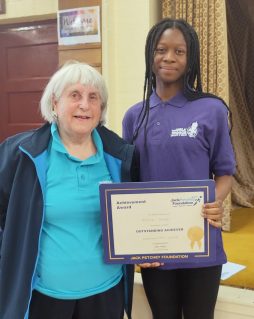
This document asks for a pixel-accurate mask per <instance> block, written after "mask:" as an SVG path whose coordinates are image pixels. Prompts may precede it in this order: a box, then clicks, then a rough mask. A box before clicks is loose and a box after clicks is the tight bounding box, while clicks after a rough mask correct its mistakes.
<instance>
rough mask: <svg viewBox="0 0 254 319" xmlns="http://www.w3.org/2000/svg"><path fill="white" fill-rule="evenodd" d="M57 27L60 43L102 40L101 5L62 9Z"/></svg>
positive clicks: (71, 43)
mask: <svg viewBox="0 0 254 319" xmlns="http://www.w3.org/2000/svg"><path fill="white" fill-rule="evenodd" d="M57 27H58V43H59V45H74V44H85V43H95V42H100V41H101V36H100V7H99V6H95V7H83V8H75V9H69V10H60V11H58V14H57Z"/></svg>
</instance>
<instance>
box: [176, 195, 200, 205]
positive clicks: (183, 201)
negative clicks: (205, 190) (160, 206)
mask: <svg viewBox="0 0 254 319" xmlns="http://www.w3.org/2000/svg"><path fill="white" fill-rule="evenodd" d="M202 198H203V197H202V196H200V195H196V196H195V195H194V196H190V197H189V198H172V199H171V205H172V206H173V207H185V206H186V207H187V206H189V207H190V206H196V205H197V204H198V203H201V201H202Z"/></svg>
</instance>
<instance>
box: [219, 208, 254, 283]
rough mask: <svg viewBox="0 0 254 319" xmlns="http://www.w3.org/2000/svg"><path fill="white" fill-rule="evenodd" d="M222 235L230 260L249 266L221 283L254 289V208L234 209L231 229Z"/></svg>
mask: <svg viewBox="0 0 254 319" xmlns="http://www.w3.org/2000/svg"><path fill="white" fill-rule="evenodd" d="M222 236H223V241H224V248H225V251H226V254H227V257H228V261H230V262H233V263H237V264H241V265H245V266H247V268H245V269H244V270H242V271H240V272H239V273H237V274H235V275H234V276H232V277H230V278H229V279H227V280H224V281H221V284H222V285H227V286H234V287H241V288H248V289H254V208H240V209H236V210H234V211H233V212H232V221H231V231H230V232H223V234H222Z"/></svg>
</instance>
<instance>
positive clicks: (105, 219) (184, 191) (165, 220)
mask: <svg viewBox="0 0 254 319" xmlns="http://www.w3.org/2000/svg"><path fill="white" fill-rule="evenodd" d="M214 198H215V183H214V181H213V180H199V181H173V182H142V183H107V184H101V185H100V201H101V212H102V238H103V245H104V254H105V255H104V259H105V262H106V263H120V264H125V263H137V264H138V263H144V262H154V261H160V262H167V263H170V262H172V263H193V262H198V263H202V262H206V263H207V262H209V261H213V260H214V259H215V252H216V251H215V250H216V229H215V228H214V227H213V226H211V225H210V224H209V223H208V221H207V220H206V219H204V218H203V217H202V216H201V211H202V206H203V204H204V203H206V202H213V201H214Z"/></svg>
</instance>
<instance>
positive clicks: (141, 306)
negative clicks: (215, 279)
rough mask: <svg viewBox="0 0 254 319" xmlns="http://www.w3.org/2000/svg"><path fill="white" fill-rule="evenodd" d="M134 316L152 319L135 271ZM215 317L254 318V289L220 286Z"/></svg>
mask: <svg viewBox="0 0 254 319" xmlns="http://www.w3.org/2000/svg"><path fill="white" fill-rule="evenodd" d="M132 318H133V319H152V315H151V311H150V309H149V305H148V303H147V300H146V296H145V294H144V288H143V284H142V281H141V276H140V274H139V273H135V283H134V295H133V308H132ZM214 318H215V319H250V318H254V290H247V289H241V288H233V287H227V286H220V289H219V295H218V299H217V304H216V308H215V316H214Z"/></svg>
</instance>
